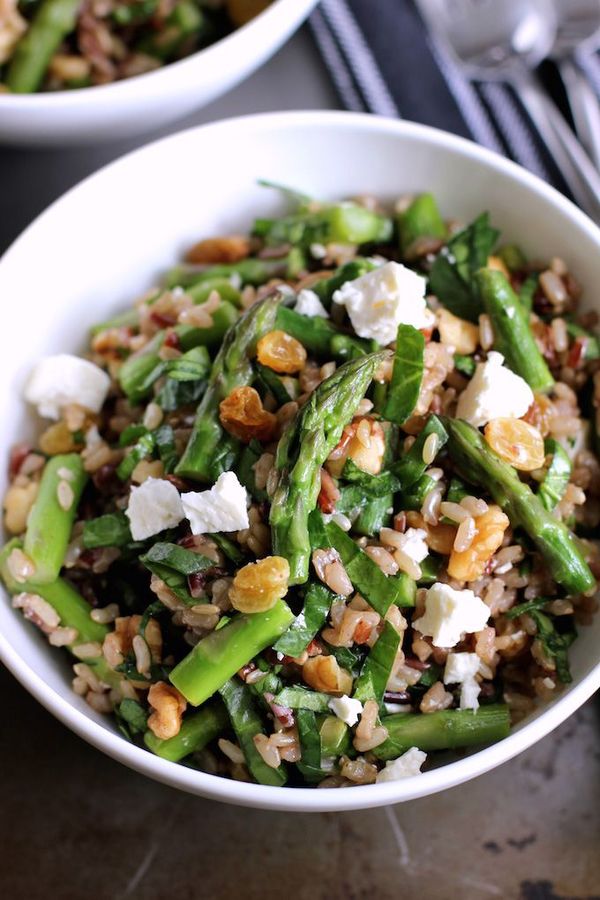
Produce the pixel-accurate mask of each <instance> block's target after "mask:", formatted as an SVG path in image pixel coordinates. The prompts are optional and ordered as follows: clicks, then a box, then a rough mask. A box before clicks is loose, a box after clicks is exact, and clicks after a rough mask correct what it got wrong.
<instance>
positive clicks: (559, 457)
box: [538, 438, 571, 511]
mask: <svg viewBox="0 0 600 900" xmlns="http://www.w3.org/2000/svg"><path fill="white" fill-rule="evenodd" d="M544 449H545V451H546V453H547V454H548V453H551V454H552V461H551V462H550V465H549V467H548V471H547V472H546V476H545V478H544V480H543V481H542V483H541V484H540V486H539V489H538V497H539V498H540V500H541V501H542V503H543V504H544V506H545V507H546V509H549V510H550V511H552V510H553V509H554V507H555V506H556V504H557V503H558V502H559V501H560V500H561V499H562V496H563V494H564V493H565V491H566V489H567V485H568V483H569V478H570V477H571V461H570V459H569V457H568V456H567V452H566V450H565V449H564V447H562V446H561V445H560V444H559V443H558V441H556V440H554V438H548V439H547V440H546V441H545V445H544Z"/></svg>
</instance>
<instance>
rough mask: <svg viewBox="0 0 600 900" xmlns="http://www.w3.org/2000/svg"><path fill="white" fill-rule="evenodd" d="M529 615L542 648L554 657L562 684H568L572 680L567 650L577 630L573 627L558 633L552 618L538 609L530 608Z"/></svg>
mask: <svg viewBox="0 0 600 900" xmlns="http://www.w3.org/2000/svg"><path fill="white" fill-rule="evenodd" d="M529 615H530V616H531V618H532V619H533V621H534V622H535V624H536V625H537V636H538V640H539V641H540V643H541V645H542V648H543V649H544V650H545V652H546V653H547V655H548V656H550V657H552V659H554V662H555V665H556V674H557V675H558V677H559V678H560V680H561V681H562V683H563V684H569V682H571V681H572V680H573V677H572V675H571V669H570V667H569V654H568V650H569V647H570V646H571V644H572V643H573V641H574V640H575V638H576V637H577V632H576V630H575V628H574V627H573V629H572V630H571V631H565V632H563V633H560V632H558V631H557V630H556V628H555V626H554V624H553V622H552V619H551V618H550V617H549V616H547V615H546V614H545V613H543V612H540V611H539V609H531V610H530V611H529Z"/></svg>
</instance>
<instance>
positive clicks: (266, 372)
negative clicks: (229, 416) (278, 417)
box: [255, 363, 293, 406]
mask: <svg viewBox="0 0 600 900" xmlns="http://www.w3.org/2000/svg"><path fill="white" fill-rule="evenodd" d="M255 367H256V374H257V378H258V383H259V384H260V385H261V387H262V388H263V390H264V391H265V392H269V393H271V394H273V397H274V398H275V400H276V402H277V403H278V404H279V406H282V405H283V404H284V403H289V402H290V400H292V399H293V398H292V397H290V395H289V393H288V391H287V388H286V387H285V385H284V383H283V381H282V380H281V378H280V377H279V375H276V374H275V372H273V370H272V369H269V368H267V366H263V365H262V364H261V363H255Z"/></svg>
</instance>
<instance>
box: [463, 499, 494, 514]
mask: <svg viewBox="0 0 600 900" xmlns="http://www.w3.org/2000/svg"><path fill="white" fill-rule="evenodd" d="M460 505H461V506H462V507H463V509H466V510H467V512H468V513H469V514H470V515H471V516H473V517H474V518H477V516H483V515H485V514H486V512H487V511H488V509H489V506H488V505H487V503H486V502H485V500H480V499H479V498H478V497H472V496H470V495H467V496H466V497H463V498H462V500H461V501H460Z"/></svg>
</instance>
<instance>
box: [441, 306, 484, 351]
mask: <svg viewBox="0 0 600 900" xmlns="http://www.w3.org/2000/svg"><path fill="white" fill-rule="evenodd" d="M437 317H438V318H437V327H438V331H439V333H440V340H441V342H442V344H445V345H446V346H447V347H450V346H451V347H454V349H455V350H456V352H457V353H462V354H465V355H470V354H471V353H475V351H476V350H477V345H478V344H479V328H478V327H477V325H473V323H472V322H466V321H465V320H464V319H459V318H458V316H455V315H453V314H452V313H451V312H450V311H449V310H447V309H440V310H439V312H438V314H437Z"/></svg>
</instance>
